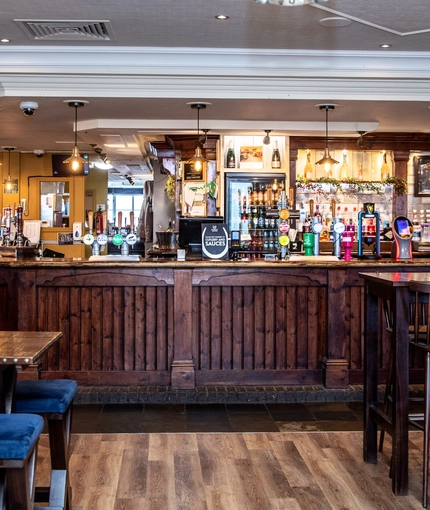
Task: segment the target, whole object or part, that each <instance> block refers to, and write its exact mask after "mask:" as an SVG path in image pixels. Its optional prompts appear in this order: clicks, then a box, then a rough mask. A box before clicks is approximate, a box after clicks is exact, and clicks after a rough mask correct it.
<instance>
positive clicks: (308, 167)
mask: <svg viewBox="0 0 430 510" xmlns="http://www.w3.org/2000/svg"><path fill="white" fill-rule="evenodd" d="M304 174H305V179H312V177H313V175H314V169H313V168H312V163H311V153H310V152H308V153H307V155H306V165H305V171H304Z"/></svg>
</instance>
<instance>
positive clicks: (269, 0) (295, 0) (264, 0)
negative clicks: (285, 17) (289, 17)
mask: <svg viewBox="0 0 430 510" xmlns="http://www.w3.org/2000/svg"><path fill="white" fill-rule="evenodd" d="M254 1H255V2H257V3H259V4H273V5H282V6H286V7H288V6H289V7H293V6H295V5H305V4H323V3H325V2H328V0H254Z"/></svg>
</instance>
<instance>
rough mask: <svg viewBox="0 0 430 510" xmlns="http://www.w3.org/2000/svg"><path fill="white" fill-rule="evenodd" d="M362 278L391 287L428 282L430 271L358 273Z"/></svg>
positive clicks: (429, 280)
mask: <svg viewBox="0 0 430 510" xmlns="http://www.w3.org/2000/svg"><path fill="white" fill-rule="evenodd" d="M358 274H359V275H360V276H361V277H362V278H364V279H365V280H368V281H374V282H377V283H387V284H389V285H391V286H393V287H407V286H408V285H409V284H410V283H411V282H424V283H430V273H417V272H404V273H403V272H402V273H401V272H394V273H389V272H387V273H385V272H379V271H378V272H376V273H358Z"/></svg>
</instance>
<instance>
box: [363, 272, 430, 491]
mask: <svg viewBox="0 0 430 510" xmlns="http://www.w3.org/2000/svg"><path fill="white" fill-rule="evenodd" d="M359 274H360V276H361V277H362V278H363V279H364V283H365V295H364V301H365V318H364V431H363V459H364V461H365V462H368V463H374V464H376V462H377V453H378V440H377V432H378V426H379V427H380V428H381V429H383V430H385V431H386V432H387V433H388V434H389V435H390V436H391V437H392V455H393V458H392V466H391V470H390V472H391V476H392V490H393V492H394V494H396V495H407V493H408V427H409V304H410V303H411V302H412V301H413V296H412V293H411V291H410V289H409V285H410V283H411V282H414V281H421V282H430V274H429V273H416V272H402V273H400V272H396V273H388V272H387V273H385V272H377V273H359ZM379 300H387V301H389V302H390V307H391V310H392V333H391V334H392V342H391V348H392V353H391V356H392V363H393V364H392V369H393V371H394V374H393V376H394V377H393V381H394V383H393V389H392V405H391V406H390V407H389V410H388V411H386V412H385V410H384V409H383V408H382V407H381V406H378V359H379V352H378V351H379V345H380V343H379V339H378V333H379V331H381V325H380V324H379V319H380V318H381V315H380V314H379V312H378V309H379V307H378V302H379ZM384 327H385V326H384Z"/></svg>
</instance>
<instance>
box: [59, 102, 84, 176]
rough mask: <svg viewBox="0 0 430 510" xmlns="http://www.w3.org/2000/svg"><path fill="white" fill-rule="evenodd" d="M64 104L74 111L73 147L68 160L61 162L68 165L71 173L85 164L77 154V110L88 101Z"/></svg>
mask: <svg viewBox="0 0 430 510" xmlns="http://www.w3.org/2000/svg"><path fill="white" fill-rule="evenodd" d="M64 103H67V104H68V105H69V106H70V107H71V108H74V109H75V124H74V129H73V131H74V133H75V146H74V147H73V150H72V154H71V156H70V158H67V159H65V160H64V161H63V163H64V164H66V165H70V166H71V167H72V170H73V171H75V172H76V171H77V170H79V168H80V167H81V165H83V164H85V163H87V160H86V159H84V158H82V157H81V155H80V154H79V149H78V108H81V107H83V106H85V104H86V103H88V101H64Z"/></svg>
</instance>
